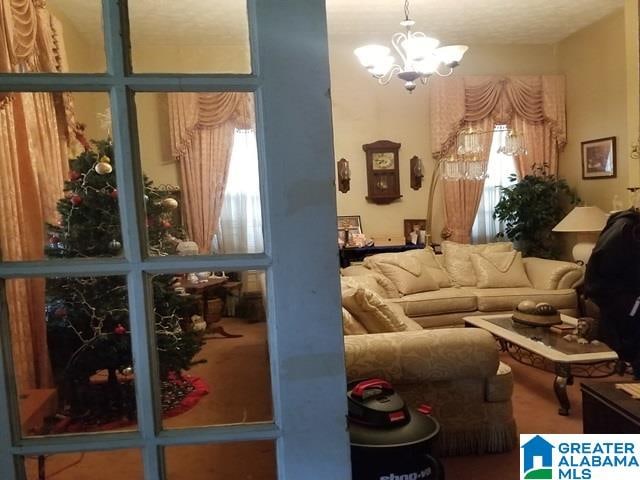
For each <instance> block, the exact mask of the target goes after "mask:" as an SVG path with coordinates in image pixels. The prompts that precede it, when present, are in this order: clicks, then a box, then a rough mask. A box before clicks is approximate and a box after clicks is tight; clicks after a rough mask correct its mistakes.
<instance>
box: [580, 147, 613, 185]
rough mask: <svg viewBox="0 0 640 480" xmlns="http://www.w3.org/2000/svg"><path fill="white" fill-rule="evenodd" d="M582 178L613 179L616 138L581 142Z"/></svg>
mask: <svg viewBox="0 0 640 480" xmlns="http://www.w3.org/2000/svg"><path fill="white" fill-rule="evenodd" d="M581 145H582V178H584V179H595V178H615V176H616V137H606V138H598V139H597V140H588V141H586V142H582V143H581Z"/></svg>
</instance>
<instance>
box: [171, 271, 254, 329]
mask: <svg viewBox="0 0 640 480" xmlns="http://www.w3.org/2000/svg"><path fill="white" fill-rule="evenodd" d="M226 284H227V278H226V277H210V278H209V279H207V281H206V282H198V283H191V282H188V281H185V282H184V283H183V286H184V289H185V291H186V292H187V293H190V294H193V295H199V296H200V297H201V298H202V316H203V317H204V321H205V322H207V330H206V333H209V334H213V335H215V334H216V333H217V334H220V335H222V336H223V337H225V338H238V337H242V335H237V334H232V333H229V332H227V331H226V330H225V329H224V327H222V326H221V325H215V323H216V322H217V321H218V320H219V319H217V320H214V319H213V318H212V316H211V315H210V313H209V300H213V299H214V298H223V299H224V297H225V295H226V290H225V285H226Z"/></svg>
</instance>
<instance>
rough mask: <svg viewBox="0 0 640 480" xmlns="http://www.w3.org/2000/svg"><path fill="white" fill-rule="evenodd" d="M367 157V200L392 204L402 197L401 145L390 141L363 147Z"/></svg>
mask: <svg viewBox="0 0 640 480" xmlns="http://www.w3.org/2000/svg"><path fill="white" fill-rule="evenodd" d="M362 149H363V150H364V151H365V153H366V157H367V160H366V161H367V187H368V188H367V190H368V192H367V200H369V201H371V202H374V203H391V202H393V201H394V200H397V199H398V198H400V197H402V195H400V173H399V168H398V167H399V165H398V164H399V161H398V151H399V150H400V144H399V143H395V142H391V141H389V140H378V141H377V142H373V143H367V144H365V145H362Z"/></svg>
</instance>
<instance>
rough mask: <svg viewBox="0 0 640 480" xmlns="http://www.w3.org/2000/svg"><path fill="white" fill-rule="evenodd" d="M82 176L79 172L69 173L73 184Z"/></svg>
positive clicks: (72, 171)
mask: <svg viewBox="0 0 640 480" xmlns="http://www.w3.org/2000/svg"><path fill="white" fill-rule="evenodd" d="M81 176H82V174H81V173H80V172H77V171H75V170H71V171H70V172H69V180H71V181H72V182H75V181H76V180H78V179H79V178H80V177H81Z"/></svg>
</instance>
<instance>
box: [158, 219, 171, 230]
mask: <svg viewBox="0 0 640 480" xmlns="http://www.w3.org/2000/svg"><path fill="white" fill-rule="evenodd" d="M160 225H162V227H163V228H171V222H170V221H169V220H163V221H162V222H160Z"/></svg>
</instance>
